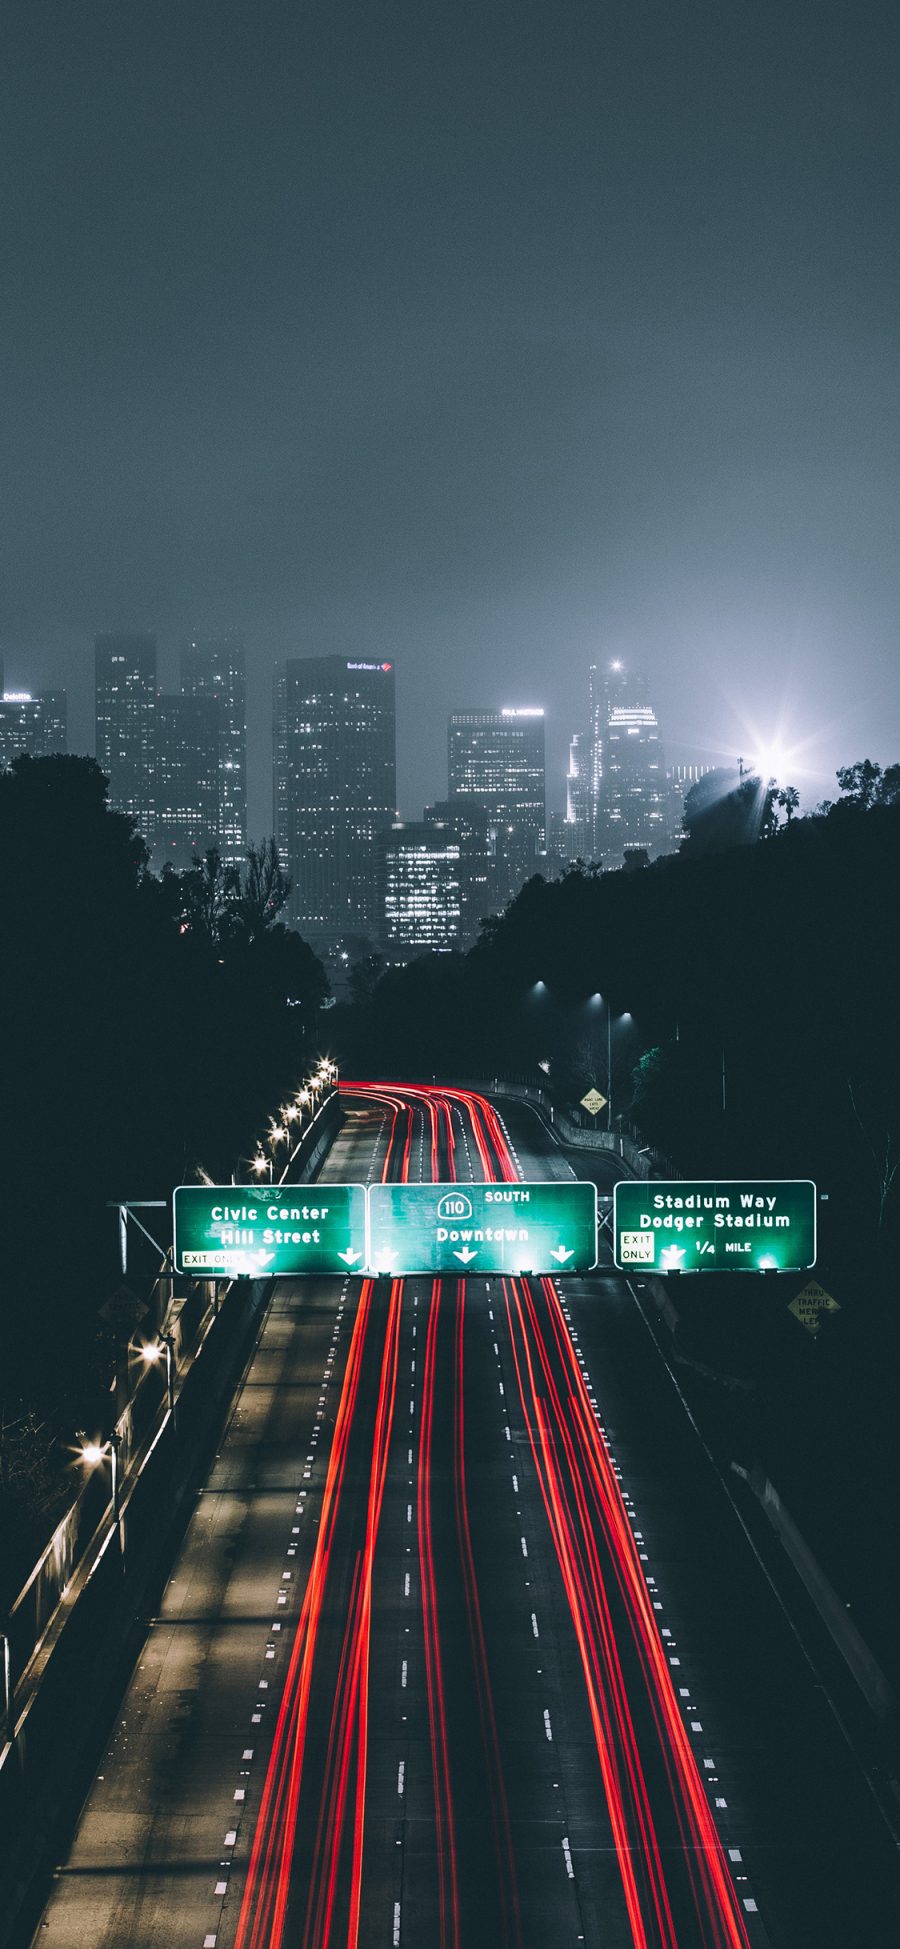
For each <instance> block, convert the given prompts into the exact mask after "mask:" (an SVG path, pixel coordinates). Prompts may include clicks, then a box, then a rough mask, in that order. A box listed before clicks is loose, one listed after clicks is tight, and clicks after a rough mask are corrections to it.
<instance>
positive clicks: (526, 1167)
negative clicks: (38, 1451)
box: [34, 1085, 900, 1949]
mask: <svg viewBox="0 0 900 1949" xmlns="http://www.w3.org/2000/svg"><path fill="white" fill-rule="evenodd" d="M346 1107H347V1111H348V1115H347V1121H346V1122H345V1124H344V1127H343V1129H342V1131H341V1133H340V1136H339V1138H338V1140H337V1142H336V1144H335V1146H334V1148H333V1150H332V1152H331V1154H330V1156H329V1159H328V1162H327V1167H326V1171H325V1173H324V1174H323V1175H325V1176H326V1177H327V1178H330V1179H331V1180H332V1181H335V1182H362V1183H366V1182H369V1181H373V1180H374V1179H380V1178H403V1177H409V1178H411V1179H416V1178H426V1179H427V1178H432V1177H437V1178H440V1179H444V1178H450V1177H454V1178H458V1179H460V1180H466V1179H469V1178H481V1177H484V1176H496V1177H498V1178H508V1179H512V1178H513V1177H515V1176H516V1175H518V1174H519V1173H521V1174H522V1175H524V1176H526V1177H533V1178H547V1177H557V1176H558V1177H560V1178H565V1177H568V1176H570V1175H571V1167H570V1164H569V1163H568V1161H567V1160H566V1158H565V1156H564V1155H563V1153H561V1152H560V1151H559V1150H557V1149H556V1147H555V1146H554V1144H553V1141H552V1138H551V1136H550V1134H549V1133H548V1132H547V1131H546V1130H545V1129H544V1127H543V1126H542V1124H541V1123H540V1121H539V1120H538V1119H537V1117H535V1116H534V1115H533V1113H531V1112H530V1111H528V1110H526V1109H525V1108H521V1109H519V1108H516V1109H514V1110H513V1109H510V1110H506V1109H504V1111H503V1114H502V1118H500V1117H498V1115H497V1113H496V1112H495V1111H494V1110H493V1109H492V1108H491V1106H490V1105H489V1104H486V1103H484V1102H483V1100H481V1099H474V1098H472V1097H471V1096H469V1095H468V1094H467V1093H465V1092H450V1091H445V1090H442V1089H435V1090H431V1091H426V1090H413V1089H410V1088H407V1087H405V1086H404V1087H401V1086H399V1085H384V1086H378V1085H368V1086H366V1087H365V1089H363V1088H361V1087H360V1088H359V1089H356V1090H353V1091H348V1093H347V1096H346ZM579 1168H582V1169H583V1164H582V1165H580V1166H579ZM597 1169H598V1172H599V1174H600V1177H599V1181H600V1182H601V1188H602V1189H609V1188H611V1184H612V1181H613V1179H614V1177H615V1175H616V1170H615V1166H614V1165H613V1164H612V1163H611V1162H607V1163H604V1162H601V1163H600V1164H599V1165H598V1167H597ZM604 1173H605V1179H604ZM639 1300H640V1295H637V1296H636V1295H635V1294H633V1293H632V1291H631V1289H630V1287H629V1286H628V1284H627V1282H626V1281H625V1280H624V1278H622V1277H621V1276H618V1275H616V1276H614V1275H612V1274H611V1273H610V1274H606V1275H603V1274H593V1275H591V1276H590V1277H588V1278H584V1279H580V1280H575V1279H572V1280H566V1279H564V1278H563V1279H561V1280H558V1281H550V1280H542V1279H534V1278H518V1279H512V1278H510V1279H500V1278H495V1279H492V1280H490V1281H487V1280H486V1279H484V1278H468V1279H463V1278H459V1279H444V1280H431V1279H425V1278H418V1279H406V1280H394V1281H392V1280H388V1279H381V1280H377V1281H371V1280H360V1279H350V1278H347V1279H345V1280H344V1281H339V1280H327V1279H324V1280H323V1279H315V1280H304V1281H300V1280H297V1281H289V1280H280V1281H279V1282H278V1283H277V1284H276V1287H275V1291H274V1296H273V1299H272V1303H271V1306H270V1308H269V1311H268V1314H267V1317H266V1320H265V1324H264V1328H263V1331H262V1334H261V1337H260V1340H259V1343H258V1346H257V1348H256V1351H255V1353H254V1355H253V1357H252V1360H251V1361H250V1363H249V1366H248V1368H247V1371H246V1373H245V1375H244V1378H243V1380H242V1383H241V1385H240V1387H239V1388H238V1390H237V1393H236V1395H235V1400H234V1404H233V1410H232V1414H231V1419H230V1422H229V1425H228V1428H227V1431H226V1433H225V1435H224V1437H223V1441H222V1444H221V1449H220V1453H219V1454H218V1456H217V1458H216V1461H215V1463H214V1465H213V1467H212V1470H211V1472H210V1475H209V1478H208V1481H207V1482H206V1484H205V1487H204V1489H203V1491H202V1493H201V1494H200V1496H199V1497H198V1501H197V1507H196V1510H195V1513H194V1515H193V1517H192V1520H191V1523H190V1525H189V1528H188V1531H187V1533H186V1536H185V1538H184V1542H183V1544H182V1547H181V1549H180V1551H179V1554H178V1557H177V1561H176V1563H175V1565H174V1569H173V1572H172V1576H171V1578H170V1580H169V1582H168V1584H167V1586H166V1589H165V1592H164V1595H163V1598H162V1601H161V1604H160V1612H159V1616H158V1617H155V1618H152V1619H150V1620H148V1622H147V1631H146V1638H145V1641H144V1643H143V1647H142V1650H141V1652H140V1655H139V1659H138V1662H137V1665H136V1668H135V1670H134V1673H133V1675H132V1678H131V1681H130V1684H129V1686H128V1689H127V1691H126V1694H125V1696H124V1698H123V1701H122V1706H121V1710H120V1712H119V1714H118V1717H117V1723H116V1726H115V1729H114V1732H113V1735H112V1738H111V1740H110V1742H109V1746H108V1749H107V1751H106V1752H105V1753H104V1756H103V1759H102V1761H101V1763H100V1766H99V1768H98V1771H97V1774H96V1777H95V1779H94V1781H93V1783H92V1785H91V1788H90V1791H89V1793H88V1796H87V1799H86V1801H85V1804H84V1807H83V1808H82V1810H81V1812H80V1816H79V1817H78V1819H77V1823H76V1824H75V1827H74V1832H73V1837H72V1841H71V1846H70V1848H69V1851H68V1854H67V1856H66V1858H65V1860H63V1861H61V1862H60V1865H59V1869H58V1872H57V1874H56V1877H55V1879H54V1884H53V1888H52V1891H51V1893H50V1897H49V1900H48V1902H47V1906H46V1909H45V1911H44V1914H43V1916H42V1918H41V1922H40V1925H39V1928H38V1930H37V1932H36V1935H35V1938H34V1941H35V1945H40V1949H132V1945H133V1949H282V1945H284V1946H285V1949H287V1946H288V1945H290V1946H291V1949H326V1945H333V1946H334V1949H336V1946H337V1945H340V1946H341V1949H357V1945H359V1949H375V1946H376V1945H378V1946H379V1949H381V1946H382V1945H385V1946H386V1949H387V1946H390V1949H397V1946H398V1945H400V1946H402V1949H483V1946H484V1949H563V1945H567V1946H568V1945H575V1944H578V1943H584V1944H587V1945H591V1949H674V1945H676V1944H677V1945H679V1949H737V1945H751V1946H752V1949H766V1945H770V1949H806V1945H809V1949H813V1945H815V1949H830V1945H831V1944H834V1945H835V1949H837V1945H841V1949H848V1945H849V1946H850V1949H852V1946H853V1945H855V1944H856V1943H860V1944H862V1943H866V1944H868V1943H874V1942H877V1943H881V1942H887V1941H891V1940H893V1939H895V1937H896V1936H897V1935H898V1934H900V1881H898V1877H897V1863H896V1857H895V1854H894V1851H893V1850H892V1848H891V1845H890V1841H889V1837H888V1836H887V1833H886V1831H885V1829H884V1828H883V1826H882V1825H881V1823H880V1820H879V1817H878V1814H877V1810H876V1809H875V1807H874V1805H873V1803H872V1801H871V1799H870V1796H869V1794H868V1792H867V1789H866V1785H865V1782H864V1780H863V1778H862V1775H861V1774H860V1773H859V1771H858V1769H857V1768H856V1766H855V1763H854V1760H853V1757H852V1755H851V1754H850V1753H849V1752H848V1750H847V1748H846V1745H845V1743H844V1742H843V1740H842V1738H841V1734H840V1731H839V1729H838V1727H837V1726H836V1724H835V1722H834V1720H833V1718H832V1717H831V1716H830V1714H829V1710H828V1707H827V1703H826V1702H825V1701H824V1700H823V1697H822V1694H821V1692H820V1690H819V1689H818V1687H817V1684H816V1680H815V1676H814V1674H813V1673H812V1672H811V1670H810V1667H809V1665H808V1664H807V1663H806V1661H805V1660H804V1658H803V1657H802V1655H801V1653H800V1651H799V1649H798V1647H797V1645H796V1643H795V1641H794V1639H793V1638H792V1636H791V1633H790V1630H789V1628H788V1627H787V1625H786V1623H785V1619H784V1616H783V1613H782V1611H781V1610H780V1608H779V1606H778V1604H777V1602H776V1601H775V1598H774V1596H773V1594H772V1591H771V1589H770V1587H769V1585H768V1583H767V1582H766V1579H765V1576H764V1574H763V1573H762V1571H761V1569H760V1566H759V1564H758V1562H757V1560H756V1557H755V1556H754V1554H753V1552H752V1550H751V1548H750V1546H749V1544H748V1541H747V1538H746V1535H745V1533H744V1531H743V1530H742V1528H741V1526H740V1524H739V1522H738V1520H737V1517H736V1515H735V1512H734V1509H733V1506H732V1504H731V1502H730V1501H729V1499H728V1497H727V1495H726V1493H725V1491H724V1489H723V1487H722V1485H721V1483H720V1481H719V1479H718V1477H717V1475H716V1473H715V1470H714V1468H713V1467H712V1465H711V1463H710V1461H709V1458H708V1457H707V1455H706V1453H705V1451H704V1449H703V1447H702V1444H701V1443H700V1441H699V1439H698V1437H697V1434H696V1431H695V1430H694V1428H693V1427H692V1425H691V1422H690V1420H689V1418H688V1416H687V1415H686V1413H685V1410H684V1407H683V1405H682V1403H681V1401H680V1399H679V1396H678V1393H677V1391H676V1388H675V1386H674V1385H673V1382H672V1378H671V1376H670V1374H669V1372H668V1371H667V1368H666V1366H665V1364H664V1361H663V1360H662V1359H661V1357H660V1354H659V1351H658V1349H657V1346H656V1343H655V1340H654V1338H653V1336H652V1334H651V1332H650V1331H649V1328H648V1324H647V1322H646V1320H645V1318H644V1316H643V1313H642V1311H641V1307H640V1304H639Z"/></svg>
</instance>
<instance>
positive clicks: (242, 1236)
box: [172, 1183, 366, 1279]
mask: <svg viewBox="0 0 900 1949" xmlns="http://www.w3.org/2000/svg"><path fill="white" fill-rule="evenodd" d="M172 1206H173V1213H174V1233H175V1243H174V1258H175V1270H176V1272H182V1273H188V1274H190V1275H191V1276H192V1277H193V1278H195V1279H215V1278H225V1279H259V1278H262V1277H266V1278H268V1277H270V1276H276V1277H279V1278H281V1277H288V1278H293V1277H296V1275H297V1274H298V1273H305V1272H318V1273H325V1272H339V1273H344V1272H347V1271H350V1272H362V1271H364V1270H365V1260H366V1189H365V1185H362V1184H325V1183H321V1184H267V1185H262V1186H260V1185H258V1184H257V1185H254V1186H253V1187H252V1188H250V1189H248V1188H247V1187H246V1186H243V1185H236V1184H179V1185H178V1186H177V1187H176V1189H175V1191H174V1193H173V1197H172Z"/></svg>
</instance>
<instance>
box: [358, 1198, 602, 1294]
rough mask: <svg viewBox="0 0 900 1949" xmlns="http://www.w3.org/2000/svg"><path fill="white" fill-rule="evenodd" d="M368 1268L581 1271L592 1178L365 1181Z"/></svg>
mask: <svg viewBox="0 0 900 1949" xmlns="http://www.w3.org/2000/svg"><path fill="white" fill-rule="evenodd" d="M369 1263H370V1267H371V1269H372V1271H373V1272H379V1273H392V1274H394V1275H395V1276H399V1275H401V1274H409V1275H413V1274H415V1273H423V1272H432V1273H453V1272H455V1273H466V1272H468V1273H481V1272H507V1273H519V1272H589V1271H590V1269H591V1267H592V1266H595V1265H596V1263H597V1198H596V1191H595V1188H594V1186H593V1184H581V1183H565V1184H559V1183H548V1184H522V1183H515V1184H373V1185H370V1187H369Z"/></svg>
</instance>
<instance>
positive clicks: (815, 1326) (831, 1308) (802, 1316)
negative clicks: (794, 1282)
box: [788, 1279, 841, 1334]
mask: <svg viewBox="0 0 900 1949" xmlns="http://www.w3.org/2000/svg"><path fill="white" fill-rule="evenodd" d="M788 1310H789V1312H791V1313H793V1315H794V1318H795V1320H799V1321H800V1325H801V1326H805V1328H806V1331H807V1333H812V1334H816V1333H818V1331H819V1327H820V1326H821V1324H822V1322H821V1317H820V1316H821V1314H822V1313H839V1312H840V1310H841V1309H840V1306H839V1305H838V1302H837V1300H836V1299H833V1298H832V1296H831V1293H827V1292H826V1291H825V1288H824V1286H820V1285H819V1282H818V1279H810V1281H809V1283H808V1284H807V1285H805V1286H804V1288H803V1291H802V1292H800V1293H798V1294H797V1296H796V1298H795V1299H792V1300H791V1303H790V1306H789V1308H788Z"/></svg>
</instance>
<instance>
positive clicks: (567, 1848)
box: [562, 1834, 575, 1881]
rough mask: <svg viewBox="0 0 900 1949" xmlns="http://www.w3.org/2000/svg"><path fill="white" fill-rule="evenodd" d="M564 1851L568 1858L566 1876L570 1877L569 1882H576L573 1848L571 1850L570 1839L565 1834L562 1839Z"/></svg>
mask: <svg viewBox="0 0 900 1949" xmlns="http://www.w3.org/2000/svg"><path fill="white" fill-rule="evenodd" d="M562 1851H563V1854H564V1855H565V1857H566V1874H567V1875H568V1877H569V1880H570V1881H574V1880H575V1870H574V1868H573V1866H572V1850H571V1848H570V1846H569V1837H568V1834H564V1835H563V1838H562Z"/></svg>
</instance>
